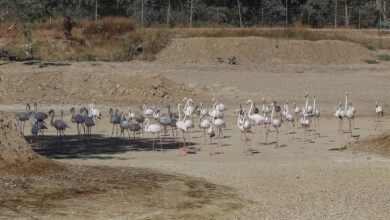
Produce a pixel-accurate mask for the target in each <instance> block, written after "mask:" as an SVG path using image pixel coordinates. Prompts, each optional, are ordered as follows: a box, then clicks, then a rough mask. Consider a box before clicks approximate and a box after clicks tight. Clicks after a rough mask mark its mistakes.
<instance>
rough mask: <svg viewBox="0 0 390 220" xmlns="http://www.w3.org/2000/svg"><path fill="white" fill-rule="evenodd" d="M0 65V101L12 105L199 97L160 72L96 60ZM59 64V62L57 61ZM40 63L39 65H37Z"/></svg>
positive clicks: (200, 96) (127, 102) (198, 92)
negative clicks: (120, 66)
mask: <svg viewBox="0 0 390 220" xmlns="http://www.w3.org/2000/svg"><path fill="white" fill-rule="evenodd" d="M55 65H56V66H48V67H45V68H42V64H36V65H35V64H34V65H20V64H17V63H11V64H5V65H2V68H1V69H0V103H2V104H15V103H26V102H34V101H36V102H38V103H40V104H47V103H50V104H53V103H56V104H72V105H74V104H81V105H83V104H86V103H90V102H91V100H92V99H95V101H96V102H98V103H105V104H117V105H125V106H126V105H130V104H142V103H170V102H173V101H179V100H181V99H183V97H187V96H191V97H196V98H198V99H200V100H202V99H203V98H204V97H206V95H205V94H204V93H202V91H201V90H199V89H196V88H191V87H189V86H187V85H185V84H181V83H177V82H174V81H172V80H170V79H167V78H165V77H162V76H160V75H154V74H148V73H140V74H138V73H136V72H134V71H132V70H121V71H116V70H115V67H114V66H110V65H104V66H103V65H99V64H98V63H69V65H64V66H59V65H60V64H55ZM61 65H62V64H61ZM40 66H41V67H40Z"/></svg>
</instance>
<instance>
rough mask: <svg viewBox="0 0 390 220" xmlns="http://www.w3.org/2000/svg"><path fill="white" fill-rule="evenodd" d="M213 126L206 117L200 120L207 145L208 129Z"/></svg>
mask: <svg viewBox="0 0 390 220" xmlns="http://www.w3.org/2000/svg"><path fill="white" fill-rule="evenodd" d="M210 126H211V122H210V120H208V119H207V118H206V116H204V115H203V116H201V117H200V119H199V127H200V128H201V129H203V139H204V144H206V129H207V130H208V129H209V128H210Z"/></svg>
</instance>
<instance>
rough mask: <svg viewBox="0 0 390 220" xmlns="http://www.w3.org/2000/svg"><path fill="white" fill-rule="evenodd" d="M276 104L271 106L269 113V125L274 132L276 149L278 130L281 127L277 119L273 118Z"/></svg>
mask: <svg viewBox="0 0 390 220" xmlns="http://www.w3.org/2000/svg"><path fill="white" fill-rule="evenodd" d="M275 106H276V102H274V103H273V104H272V112H271V125H272V127H274V129H275V130H276V147H278V146H279V144H278V143H279V128H280V127H281V126H282V122H281V121H280V120H279V119H276V118H274V113H275Z"/></svg>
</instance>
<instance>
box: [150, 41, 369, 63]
mask: <svg viewBox="0 0 390 220" xmlns="http://www.w3.org/2000/svg"><path fill="white" fill-rule="evenodd" d="M233 56H235V57H236V58H237V59H238V61H239V62H240V63H256V64H355V63H362V62H364V60H367V59H373V54H372V53H371V51H369V50H368V49H366V48H364V47H362V46H361V45H359V44H355V43H349V42H344V41H337V40H320V41H307V40H284V39H269V38H262V37H240V38H239V37H227V38H203V37H200V38H176V39H173V40H172V42H171V43H170V45H169V46H167V47H166V48H165V49H164V50H162V51H161V52H160V53H159V54H158V55H157V60H159V61H164V62H190V63H191V62H194V63H197V62H207V63H212V62H216V60H217V58H218V57H219V58H222V59H223V60H224V62H227V59H228V58H229V57H233Z"/></svg>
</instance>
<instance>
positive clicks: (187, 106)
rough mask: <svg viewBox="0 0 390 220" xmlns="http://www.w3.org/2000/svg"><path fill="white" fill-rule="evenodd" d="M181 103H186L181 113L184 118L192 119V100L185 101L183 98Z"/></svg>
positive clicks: (193, 109)
mask: <svg viewBox="0 0 390 220" xmlns="http://www.w3.org/2000/svg"><path fill="white" fill-rule="evenodd" d="M183 101H186V104H185V106H184V108H183V113H184V116H186V117H192V114H193V113H194V111H195V108H194V106H192V104H193V103H194V101H193V100H192V99H187V98H184V99H183Z"/></svg>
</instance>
